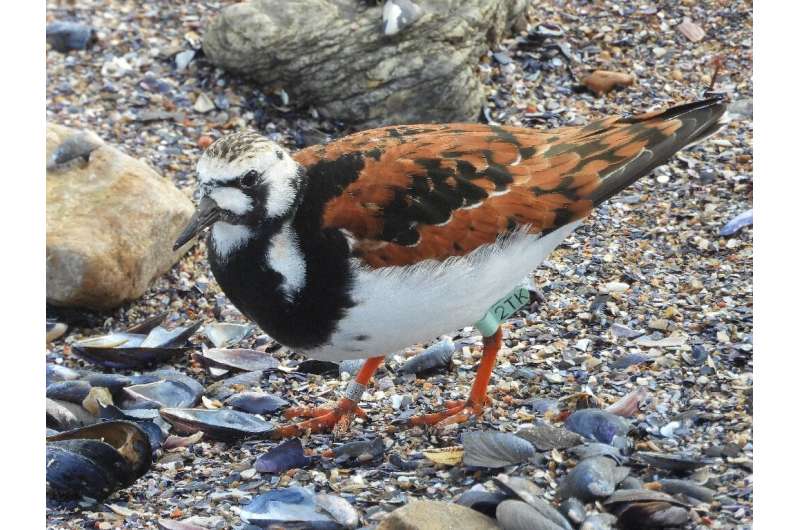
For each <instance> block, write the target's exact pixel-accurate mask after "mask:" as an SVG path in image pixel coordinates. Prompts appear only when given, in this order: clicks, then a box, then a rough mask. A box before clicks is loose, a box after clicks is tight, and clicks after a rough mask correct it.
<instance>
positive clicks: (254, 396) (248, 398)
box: [225, 392, 289, 414]
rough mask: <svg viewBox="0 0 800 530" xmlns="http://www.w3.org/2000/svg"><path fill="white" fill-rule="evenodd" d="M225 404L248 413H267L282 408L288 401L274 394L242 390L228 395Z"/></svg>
mask: <svg viewBox="0 0 800 530" xmlns="http://www.w3.org/2000/svg"><path fill="white" fill-rule="evenodd" d="M225 404H226V405H230V406H231V407H233V408H235V409H236V410H241V411H243V412H249V413H250V414H269V413H272V412H275V411H276V410H280V409H282V408H283V407H285V406H286V405H288V404H289V402H288V401H286V400H285V399H283V398H282V397H280V396H276V395H275V394H267V393H265V392H242V393H240V394H234V395H232V396H230V397H229V398H228V399H226V400H225Z"/></svg>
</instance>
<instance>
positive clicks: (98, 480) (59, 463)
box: [46, 440, 127, 500]
mask: <svg viewBox="0 0 800 530" xmlns="http://www.w3.org/2000/svg"><path fill="white" fill-rule="evenodd" d="M86 444H88V445H95V446H102V445H105V448H104V451H103V453H102V454H103V455H104V456H106V457H107V459H103V461H102V462H103V463H100V462H97V461H95V459H94V458H97V454H98V452H95V454H94V455H93V456H85V455H83V454H80V453H78V452H76V449H77V448H81V447H82V446H83V445H86ZM46 459H47V460H46V462H47V464H46V465H47V475H46V480H47V495H48V496H49V497H53V498H56V499H77V498H80V497H89V498H93V499H98V500H99V499H104V498H105V497H108V496H109V495H110V494H111V493H112V492H114V490H116V489H118V488H119V487H120V486H121V485H122V484H121V483H120V481H119V480H118V479H117V478H116V477H115V476H114V472H113V471H112V470H113V469H117V468H124V466H126V465H127V463H126V462H125V460H124V459H123V458H122V457H121V456H120V455H119V453H117V452H116V451H114V449H113V448H111V447H110V446H108V445H106V444H102V443H101V442H96V441H93V440H66V441H63V442H53V443H49V444H47V450H46Z"/></svg>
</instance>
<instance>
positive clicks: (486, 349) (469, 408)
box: [408, 329, 503, 427]
mask: <svg viewBox="0 0 800 530" xmlns="http://www.w3.org/2000/svg"><path fill="white" fill-rule="evenodd" d="M502 343H503V330H501V329H498V330H497V332H496V333H495V334H494V335H492V336H491V337H483V355H482V356H481V363H480V365H479V366H478V373H477V374H476V375H475V381H474V382H473V383H472V390H471V391H470V393H469V399H467V401H466V402H465V401H448V402H446V403H445V410H443V411H442V412H435V413H433V414H422V415H420V416H413V417H411V418H409V420H408V425H439V426H442V427H443V426H445V425H452V424H454V423H462V422H464V421H467V420H468V419H469V418H470V417H471V416H480V415H481V414H483V408H484V407H485V406H486V405H487V404H488V403H490V402H491V399H490V398H489V396H487V395H486V389H487V388H488V386H489V378H490V377H491V376H492V369H493V368H494V363H495V361H496V360H497V352H499V351H500V346H501V345H502Z"/></svg>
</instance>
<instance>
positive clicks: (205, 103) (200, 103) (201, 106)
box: [193, 92, 216, 114]
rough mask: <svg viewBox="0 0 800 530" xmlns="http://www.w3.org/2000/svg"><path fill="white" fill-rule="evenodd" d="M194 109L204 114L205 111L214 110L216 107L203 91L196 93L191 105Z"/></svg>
mask: <svg viewBox="0 0 800 530" xmlns="http://www.w3.org/2000/svg"><path fill="white" fill-rule="evenodd" d="M193 108H194V110H196V111H197V112H200V113H201V114H205V113H206V112H210V111H212V110H214V109H215V108H216V107H215V106H214V102H213V101H211V99H210V98H209V97H208V96H206V95H205V94H204V93H203V92H201V93H200V94H198V95H197V99H196V100H195V102H194V106H193Z"/></svg>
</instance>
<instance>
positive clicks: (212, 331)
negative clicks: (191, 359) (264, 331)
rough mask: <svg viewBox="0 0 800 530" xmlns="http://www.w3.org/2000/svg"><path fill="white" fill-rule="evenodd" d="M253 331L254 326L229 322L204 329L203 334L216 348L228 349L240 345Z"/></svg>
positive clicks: (207, 326)
mask: <svg viewBox="0 0 800 530" xmlns="http://www.w3.org/2000/svg"><path fill="white" fill-rule="evenodd" d="M251 331H253V326H251V325H250V324H231V323H228V322H216V323H214V324H208V325H206V326H205V327H204V328H203V334H205V336H206V337H207V338H208V340H210V341H211V344H213V345H214V347H215V348H227V347H230V346H234V345H236V344H239V342H241V341H242V340H243V339H244V338H245V337H247V335H249V334H250V332H251Z"/></svg>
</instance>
